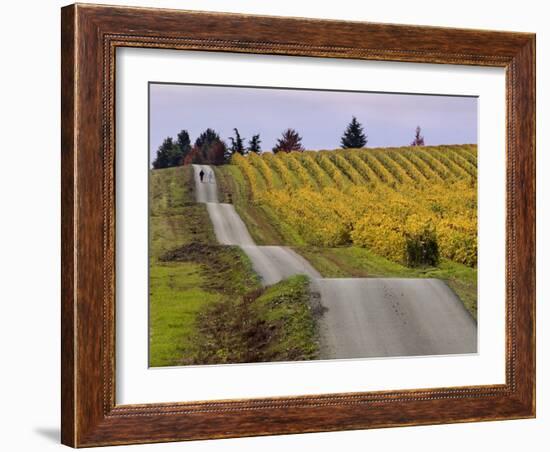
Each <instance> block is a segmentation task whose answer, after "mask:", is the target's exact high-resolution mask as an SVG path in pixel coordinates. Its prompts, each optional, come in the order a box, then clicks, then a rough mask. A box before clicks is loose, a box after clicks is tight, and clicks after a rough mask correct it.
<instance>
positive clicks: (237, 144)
mask: <svg viewBox="0 0 550 452" xmlns="http://www.w3.org/2000/svg"><path fill="white" fill-rule="evenodd" d="M233 131H234V132H235V138H233V137H229V139H230V140H231V154H235V153H239V154H241V155H245V154H246V150H245V148H244V144H243V138H241V135H240V134H239V131H238V130H237V129H236V128H235V129H233Z"/></svg>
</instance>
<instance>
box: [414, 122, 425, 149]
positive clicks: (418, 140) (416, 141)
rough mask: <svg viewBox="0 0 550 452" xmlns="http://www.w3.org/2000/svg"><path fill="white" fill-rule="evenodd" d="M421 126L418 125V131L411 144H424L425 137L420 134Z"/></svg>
mask: <svg viewBox="0 0 550 452" xmlns="http://www.w3.org/2000/svg"><path fill="white" fill-rule="evenodd" d="M420 132H421V129H420V126H416V133H415V134H414V140H413V142H412V143H411V146H424V137H423V136H422V135H420Z"/></svg>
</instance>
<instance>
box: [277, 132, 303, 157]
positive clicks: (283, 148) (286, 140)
mask: <svg viewBox="0 0 550 452" xmlns="http://www.w3.org/2000/svg"><path fill="white" fill-rule="evenodd" d="M303 150H304V148H303V146H302V137H301V136H300V135H299V134H298V132H296V131H295V130H294V129H286V130H285V131H284V132H283V133H282V136H281V138H279V139H278V140H277V144H276V145H275V147H274V148H273V153H274V154H276V153H277V152H291V151H303Z"/></svg>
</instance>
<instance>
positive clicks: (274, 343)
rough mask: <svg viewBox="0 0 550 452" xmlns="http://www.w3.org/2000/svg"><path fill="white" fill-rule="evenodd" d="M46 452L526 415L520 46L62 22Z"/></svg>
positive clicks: (224, 18)
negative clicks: (54, 429) (55, 398)
mask: <svg viewBox="0 0 550 452" xmlns="http://www.w3.org/2000/svg"><path fill="white" fill-rule="evenodd" d="M61 31H62V151H61V152H62V442H63V443H64V444H67V445H70V446H73V447H86V446H100V445H114V444H133V443H147V442H162V441H179V440H192V439H209V438H226V437H237V436H253V435H274V434H284V433H301V432H319V431H335V430H348V429H364V428H377V427H391V426H403V425H423V424H440V423H451V422H468V421H484V420H503V419H520V418H528V417H534V416H535V327H534V326H535V36H534V35H533V34H528V33H511V32H496V31H481V30H466V29H448V28H435V27H419V26H408V25H388V24H373V23H360V22H339V21H327V20H312V19H298V18H279V17H264V16H246V15H237V14H219V13H206V12H190V11H177V10H161V9H146V8H145V9H144V8H125V7H109V6H95V5H79V4H76V5H71V6H67V7H65V8H63V9H62V30H61Z"/></svg>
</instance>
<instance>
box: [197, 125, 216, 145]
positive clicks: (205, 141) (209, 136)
mask: <svg viewBox="0 0 550 452" xmlns="http://www.w3.org/2000/svg"><path fill="white" fill-rule="evenodd" d="M218 141H221V139H220V136H219V135H218V134H217V133H216V131H215V130H213V129H210V128H208V129H206V130H205V131H204V132H202V133H201V134H200V135H199V136H198V138H197V139H196V140H195V146H197V148H199V149H207V148H209V147H210V146H211V145H212V144H214V143H216V142H218Z"/></svg>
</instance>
